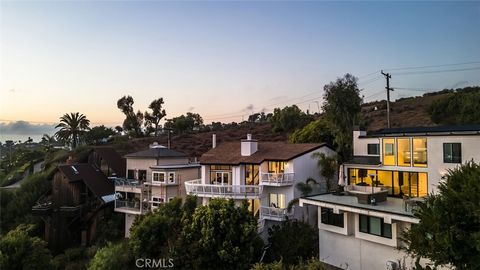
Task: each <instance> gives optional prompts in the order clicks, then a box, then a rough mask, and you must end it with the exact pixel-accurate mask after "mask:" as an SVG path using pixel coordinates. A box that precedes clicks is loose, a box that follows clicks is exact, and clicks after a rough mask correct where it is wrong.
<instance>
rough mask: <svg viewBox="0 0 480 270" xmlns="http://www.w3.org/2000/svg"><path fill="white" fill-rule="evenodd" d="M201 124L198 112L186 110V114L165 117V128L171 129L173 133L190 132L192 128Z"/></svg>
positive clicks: (196, 127) (201, 120)
mask: <svg viewBox="0 0 480 270" xmlns="http://www.w3.org/2000/svg"><path fill="white" fill-rule="evenodd" d="M201 125H203V119H202V117H201V116H200V115H199V114H198V113H191V112H187V115H183V114H182V115H180V116H178V117H174V118H172V119H167V122H165V128H167V129H171V130H173V132H174V133H175V134H184V133H188V132H192V131H193V130H194V129H198V128H200V126H201Z"/></svg>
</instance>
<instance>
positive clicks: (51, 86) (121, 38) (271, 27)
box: [0, 1, 480, 126]
mask: <svg viewBox="0 0 480 270" xmlns="http://www.w3.org/2000/svg"><path fill="white" fill-rule="evenodd" d="M0 16H1V27H0V29H1V36H0V45H1V48H0V50H1V82H0V120H2V121H19V120H24V121H29V122H33V123H54V122H57V121H58V118H59V117H60V116H61V115H62V114H64V113H67V112H76V111H78V112H81V113H83V114H85V115H86V116H87V117H88V118H89V119H90V120H91V122H92V123H93V125H97V124H106V125H108V126H114V125H117V124H120V123H121V122H122V121H123V118H124V117H123V115H122V114H121V112H120V111H119V110H118V109H117V107H116V101H117V100H118V99H119V98H120V97H121V96H123V95H126V94H129V95H131V96H132V97H133V98H134V100H135V104H134V108H135V109H136V110H138V109H140V110H142V111H145V110H146V109H147V106H148V104H149V102H150V101H152V100H153V99H155V98H159V97H163V98H164V99H165V109H166V111H167V114H168V115H167V118H170V117H174V116H178V115H180V114H183V113H186V112H187V111H193V112H196V113H200V115H202V116H203V118H204V120H205V122H206V123H210V122H212V121H223V122H230V121H240V120H242V115H245V117H247V115H248V114H250V113H251V112H258V111H262V110H264V111H266V112H269V111H271V110H272V109H273V108H274V107H283V106H285V105H290V104H293V103H298V104H299V106H300V107H301V108H302V109H305V110H306V109H308V108H309V107H310V109H311V111H313V112H316V111H317V104H316V103H315V101H318V102H320V105H321V102H322V99H321V96H322V94H323V86H324V85H325V84H327V83H329V82H330V81H333V80H335V79H336V78H337V77H339V76H342V75H343V74H345V73H352V74H354V75H355V76H357V77H359V78H360V80H359V86H360V88H362V89H363V91H362V94H363V95H364V96H365V100H366V101H370V100H375V99H382V98H385V93H384V92H382V94H379V93H380V91H382V89H384V87H385V80H384V78H383V77H380V69H386V70H387V71H390V72H391V74H392V81H391V85H392V86H393V87H396V88H397V90H395V91H394V92H393V99H396V98H399V97H405V96H412V95H422V94H423V93H424V92H425V91H426V90H428V89H432V90H440V89H443V88H451V87H464V86H468V85H480V2H464V3H463V2H440V3H438V2H421V3H419V2H337V3H332V2H301V3H294V2H270V1H268V2H243V3H240V2H137V1H135V2H133V1H132V2H82V3H81V2H3V1H2V2H1V13H0ZM422 66H433V67H430V68H419V69H403V70H402V69H396V68H402V67H422ZM388 69H390V70H388ZM452 70H455V71H452ZM432 71H433V72H432ZM437 71H444V72H437ZM446 71H448V72H446ZM427 72H430V73H427ZM402 73H403V74H402ZM405 73H407V74H405ZM411 73H414V74H411ZM402 88H409V89H402Z"/></svg>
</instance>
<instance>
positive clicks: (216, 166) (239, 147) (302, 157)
mask: <svg viewBox="0 0 480 270" xmlns="http://www.w3.org/2000/svg"><path fill="white" fill-rule="evenodd" d="M313 153H325V154H326V155H327V156H330V155H333V154H335V152H334V151H333V150H332V149H331V148H330V147H328V146H327V145H326V144H291V143H286V142H259V141H257V140H255V139H252V136H251V135H250V134H248V135H247V139H245V140H241V141H240V142H225V143H221V144H219V145H218V146H216V142H215V136H214V141H213V149H211V150H210V151H208V152H206V153H205V154H203V155H202V157H201V158H200V164H201V166H202V169H201V178H200V179H197V180H194V181H188V182H186V183H185V188H186V191H187V194H191V195H196V196H198V197H199V198H202V200H203V203H204V204H206V203H208V201H209V200H210V199H211V198H226V199H233V200H235V201H236V203H238V204H240V203H241V202H242V201H245V200H246V201H248V204H249V209H250V211H251V212H252V213H253V214H254V215H258V216H259V218H260V221H261V224H262V225H265V222H266V221H267V223H268V222H270V221H271V222H278V221H282V220H284V219H285V218H286V217H287V216H290V217H292V216H295V217H299V215H300V214H301V213H300V212H298V213H295V211H293V213H289V212H287V206H288V204H289V202H290V201H291V200H293V199H295V198H299V197H300V196H301V194H300V191H298V190H297V189H296V188H295V185H296V184H297V183H299V182H305V181H306V180H307V179H308V178H313V179H315V180H316V182H317V186H321V185H325V181H324V179H321V177H320V170H319V168H318V166H317V160H316V159H314V158H313V157H312V154H313ZM267 225H268V224H267Z"/></svg>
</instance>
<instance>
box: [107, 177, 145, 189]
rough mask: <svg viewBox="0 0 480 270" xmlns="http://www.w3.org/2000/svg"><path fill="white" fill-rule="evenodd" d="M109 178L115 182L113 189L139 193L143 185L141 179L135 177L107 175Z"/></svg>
mask: <svg viewBox="0 0 480 270" xmlns="http://www.w3.org/2000/svg"><path fill="white" fill-rule="evenodd" d="M109 179H110V180H112V181H113V183H114V184H115V191H122V192H131V193H141V192H142V187H143V186H144V184H143V183H142V182H141V181H139V180H135V179H127V178H119V177H109Z"/></svg>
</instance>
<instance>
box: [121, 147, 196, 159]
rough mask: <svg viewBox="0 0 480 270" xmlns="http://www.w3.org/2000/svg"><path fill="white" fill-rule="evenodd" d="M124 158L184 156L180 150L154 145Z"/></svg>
mask: <svg viewBox="0 0 480 270" xmlns="http://www.w3.org/2000/svg"><path fill="white" fill-rule="evenodd" d="M125 157H126V158H186V157H187V155H185V154H184V153H182V152H178V151H175V150H173V149H169V148H166V147H154V148H149V149H147V150H143V151H140V152H135V153H130V154H127V155H125Z"/></svg>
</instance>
